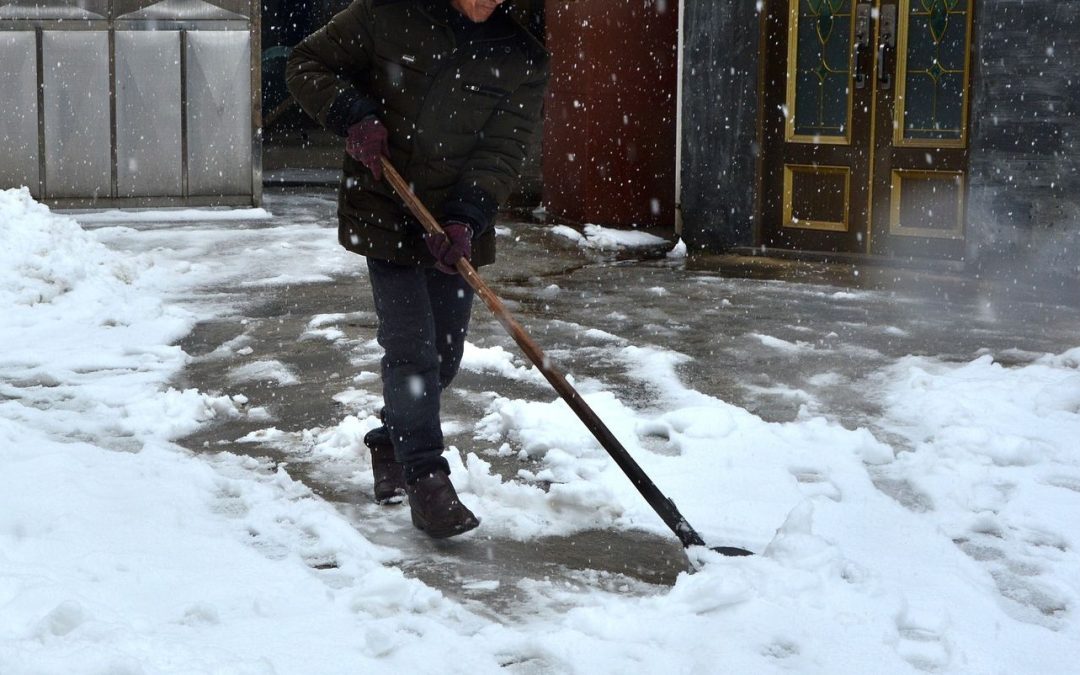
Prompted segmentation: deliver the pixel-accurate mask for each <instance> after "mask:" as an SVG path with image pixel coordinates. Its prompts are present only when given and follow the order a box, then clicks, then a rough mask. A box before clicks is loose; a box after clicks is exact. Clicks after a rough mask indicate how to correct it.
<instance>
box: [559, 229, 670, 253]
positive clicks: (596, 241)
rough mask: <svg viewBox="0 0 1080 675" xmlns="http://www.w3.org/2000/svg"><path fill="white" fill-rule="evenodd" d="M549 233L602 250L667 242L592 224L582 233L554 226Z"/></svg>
mask: <svg viewBox="0 0 1080 675" xmlns="http://www.w3.org/2000/svg"><path fill="white" fill-rule="evenodd" d="M551 233H552V234H556V235H558V236H560V237H565V238H566V239H570V240H571V241H574V242H577V243H579V244H581V245H582V246H584V247H586V248H594V249H602V250H603V249H623V248H643V247H650V246H665V245H668V241H667V240H666V239H664V238H663V237H658V236H656V235H655V234H649V233H648V232H639V231H637V230H619V229H615V228H611V227H603V226H601V225H593V224H586V225H585V227H584V228H583V231H582V232H578V231H577V230H575V229H574V228H572V227H569V226H567V225H555V226H552V227H551ZM684 250H685V246H684Z"/></svg>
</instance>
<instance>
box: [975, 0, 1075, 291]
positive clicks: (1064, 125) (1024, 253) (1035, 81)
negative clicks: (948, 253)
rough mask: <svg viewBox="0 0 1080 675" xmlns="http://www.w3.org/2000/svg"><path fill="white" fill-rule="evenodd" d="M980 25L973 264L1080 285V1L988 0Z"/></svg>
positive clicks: (982, 7) (978, 15) (978, 11)
mask: <svg viewBox="0 0 1080 675" xmlns="http://www.w3.org/2000/svg"><path fill="white" fill-rule="evenodd" d="M975 21H976V25H975V39H976V45H977V50H976V52H975V59H974V73H973V75H974V81H973V87H974V90H973V92H972V125H971V132H972V142H971V172H970V189H969V202H968V227H969V229H968V236H967V245H968V259H969V262H971V263H973V264H974V265H975V266H976V267H977V268H981V269H988V270H998V271H1006V272H1012V273H1015V276H1016V277H1017V278H1018V279H1024V278H1032V277H1036V276H1040V275H1042V274H1043V273H1051V274H1055V275H1061V276H1064V277H1066V278H1069V277H1071V278H1073V279H1076V278H1080V171H1078V169H1080V117H1078V115H1080V0H984V1H983V2H982V3H980V4H977V5H976V14H975ZM1078 292H1080V291H1078Z"/></svg>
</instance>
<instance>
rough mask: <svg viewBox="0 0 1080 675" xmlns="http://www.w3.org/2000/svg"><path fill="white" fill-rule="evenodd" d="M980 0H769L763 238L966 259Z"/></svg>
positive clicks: (821, 247)
mask: <svg viewBox="0 0 1080 675" xmlns="http://www.w3.org/2000/svg"><path fill="white" fill-rule="evenodd" d="M974 2H975V0H874V1H873V2H858V1H856V0H769V1H768V2H767V3H766V7H767V15H766V31H767V34H766V40H765V44H764V57H765V82H764V91H763V104H764V107H763V110H764V114H763V124H764V129H763V131H764V134H763V148H762V152H763V165H762V199H761V205H762V214H761V216H762V220H761V225H762V230H761V234H762V239H763V243H764V244H765V245H767V246H772V247H779V248H793V249H803V250H812V251H834V252H853V253H872V254H880V255H889V256H919V257H945V258H960V257H962V256H963V250H964V229H965V228H964V226H965V195H966V183H967V165H968V108H969V98H970V95H969V83H970V79H971V77H970V70H971V68H970V64H971V26H972V10H973V7H972V5H973V3H974Z"/></svg>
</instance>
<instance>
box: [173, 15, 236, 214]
mask: <svg viewBox="0 0 1080 675" xmlns="http://www.w3.org/2000/svg"><path fill="white" fill-rule="evenodd" d="M250 40H251V36H250V34H249V33H247V32H245V31H232V30H229V31H189V32H188V33H187V46H186V60H187V100H188V107H187V134H188V192H189V194H192V195H230V194H240V195H243V194H251V191H252V185H251V176H252V170H251V167H252V143H251V141H252V139H251V75H250V73H251V41H250Z"/></svg>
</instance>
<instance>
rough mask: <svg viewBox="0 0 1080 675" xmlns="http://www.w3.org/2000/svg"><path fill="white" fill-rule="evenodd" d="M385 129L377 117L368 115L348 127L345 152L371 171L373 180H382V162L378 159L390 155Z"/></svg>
mask: <svg viewBox="0 0 1080 675" xmlns="http://www.w3.org/2000/svg"><path fill="white" fill-rule="evenodd" d="M386 139H387V133H386V127H385V126H383V123H382V122H380V121H379V118H378V117H375V116H374V115H369V116H368V117H365V118H364V119H362V120H360V121H359V122H357V123H356V124H354V125H352V126H351V127H349V136H348V138H346V140H345V152H347V153H349V157H352V158H353V159H355V160H356V161H358V162H360V163H361V164H363V165H364V166H366V167H367V168H368V171H371V175H372V176H375V180H382V162H380V161H379V158H380V157H381V156H383V155H386V156H389V155H390V144H389V143H388V142H387V140H386Z"/></svg>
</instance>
